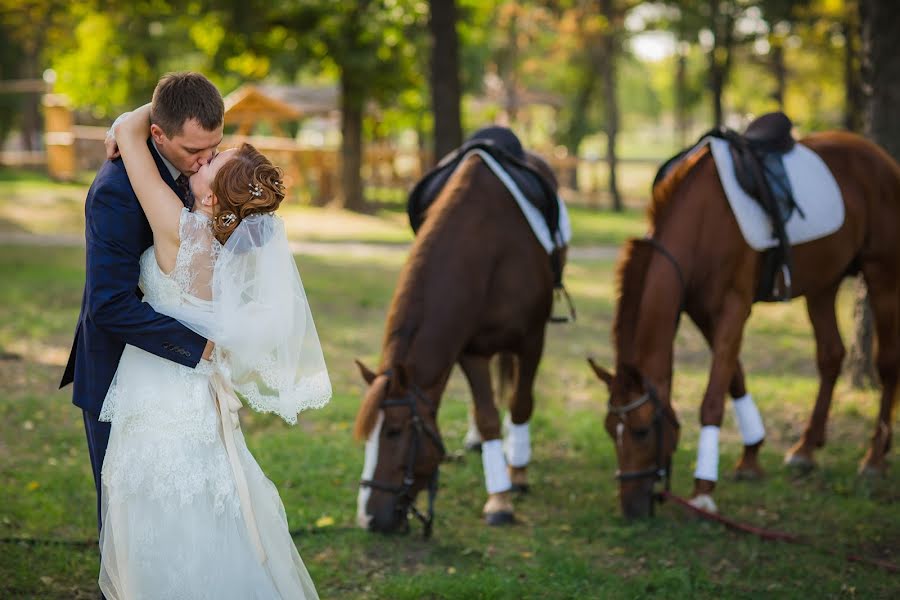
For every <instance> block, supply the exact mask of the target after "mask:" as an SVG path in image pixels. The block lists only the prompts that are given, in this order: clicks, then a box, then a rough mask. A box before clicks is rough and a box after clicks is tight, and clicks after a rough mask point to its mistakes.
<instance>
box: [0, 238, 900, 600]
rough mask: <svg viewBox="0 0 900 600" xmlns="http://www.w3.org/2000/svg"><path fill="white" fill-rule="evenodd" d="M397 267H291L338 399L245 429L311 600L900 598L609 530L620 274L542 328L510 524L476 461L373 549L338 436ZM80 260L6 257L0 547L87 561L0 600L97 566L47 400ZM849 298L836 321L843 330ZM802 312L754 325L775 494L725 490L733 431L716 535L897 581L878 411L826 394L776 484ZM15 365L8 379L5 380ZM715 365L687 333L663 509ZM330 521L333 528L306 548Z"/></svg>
mask: <svg viewBox="0 0 900 600" xmlns="http://www.w3.org/2000/svg"><path fill="white" fill-rule="evenodd" d="M401 261H402V258H401V257H396V256H393V255H391V256H386V257H379V256H377V255H376V256H374V257H373V256H370V257H365V258H361V257H354V256H349V255H339V254H336V255H334V256H327V257H298V262H299V265H300V269H301V273H302V275H303V278H304V283H305V286H306V290H307V294H308V295H309V298H310V302H311V304H312V308H313V311H314V314H315V316H316V323H317V326H318V329H319V334H320V337H321V339H322V342H323V345H324V349H325V354H326V360H327V361H328V365H329V369H330V372H331V375H332V378H333V383H334V389H335V397H334V399H333V401H332V402H331V404H330V405H329V406H327V407H326V408H325V409H323V410H319V411H313V412H311V413H307V414H304V415H302V416H301V421H300V424H298V425H297V426H296V427H293V428H292V427H288V426H286V425H285V424H284V423H282V422H281V421H279V420H277V419H275V418H272V417H271V416H267V415H258V414H253V413H249V412H248V411H247V410H244V411H243V415H242V417H243V421H244V430H245V432H246V435H247V439H248V444H249V445H250V447H251V449H252V451H253V452H254V453H255V455H256V457H257V459H258V461H259V463H260V464H261V465H262V467H263V469H264V470H265V471H266V473H267V474H268V476H269V477H270V478H271V479H272V480H273V481H274V482H275V484H276V485H277V486H278V488H279V491H280V493H281V496H282V499H283V501H284V504H285V507H286V510H287V516H288V520H289V523H290V526H291V527H292V528H293V529H295V530H297V532H298V535H297V536H296V537H295V541H296V543H297V546H298V549H299V550H300V553H301V555H302V556H303V558H304V561H305V562H306V564H307V567H308V568H309V570H310V573H311V574H312V576H313V578H314V580H315V581H316V584H317V586H318V589H319V591H320V594H321V596H322V597H323V598H390V599H418V598H448V599H449V598H466V599H468V598H515V599H532V598H533V599H538V598H541V599H543V598H643V597H661V598H722V597H727V598H758V597H761V596H766V597H768V596H773V597H779V598H780V597H787V598H809V597H843V596H847V597H858V598H878V597H884V598H888V597H896V591H897V586H898V580H897V575H890V574H888V573H885V572H883V571H879V570H877V569H874V568H871V567H869V566H866V565H860V564H853V563H848V562H845V561H844V560H842V559H841V558H838V557H835V556H831V555H828V554H823V553H821V552H819V551H816V550H814V549H810V548H806V547H802V546H791V545H787V544H783V543H770V542H763V541H760V540H758V539H755V538H751V537H746V536H742V535H739V534H736V533H732V532H729V531H727V530H724V529H722V528H721V527H719V526H717V525H714V524H710V523H706V522H699V521H696V520H694V519H692V518H690V517H688V516H686V515H685V514H684V513H682V512H681V511H680V510H679V509H678V508H677V507H675V506H668V505H667V506H663V507H661V508H660V509H659V511H658V516H657V518H656V519H655V520H652V521H646V522H639V523H635V524H627V523H626V522H624V521H623V520H622V518H621V517H620V516H619V514H618V507H617V502H616V497H615V487H614V485H613V481H612V472H613V470H614V469H615V458H614V454H613V449H612V444H611V442H610V440H609V439H608V438H607V437H606V434H605V433H604V432H603V430H602V427H601V423H602V417H603V414H604V403H605V401H606V393H605V391H604V390H603V389H602V386H601V385H600V384H599V383H598V382H597V381H596V380H594V379H593V376H592V375H591V374H590V372H589V370H588V368H587V366H586V365H585V363H584V356H585V355H586V354H588V353H593V354H595V355H596V356H597V357H598V358H599V359H600V361H601V362H602V363H604V364H609V363H610V362H611V361H612V352H611V349H610V348H609V343H608V340H609V328H610V325H611V321H612V314H613V313H612V302H613V297H614V286H613V281H612V271H613V265H612V264H611V263H609V262H606V261H575V262H573V263H572V264H571V266H570V268H569V269H568V272H567V274H568V278H569V287H570V291H571V293H572V295H573V297H574V300H575V302H576V304H577V306H578V309H579V321H578V322H577V323H575V324H572V325H565V326H551V327H550V328H549V333H548V340H547V348H546V350H545V358H544V361H543V363H542V367H541V371H540V373H539V377H538V382H537V398H538V405H537V409H536V413H535V417H534V420H533V428H532V439H533V446H534V449H533V456H534V459H533V463H532V466H531V469H530V477H531V483H532V492H531V493H530V494H529V495H528V496H525V497H523V498H520V499H518V500H517V501H516V510H517V517H518V519H519V523H518V524H517V525H515V526H513V527H510V528H505V529H491V528H488V527H486V526H485V525H483V524H482V522H481V520H480V511H481V507H482V505H483V503H484V501H485V493H484V484H483V476H482V470H481V461H480V459H479V457H478V456H477V455H464V456H462V458H461V459H460V460H456V461H452V462H448V463H447V464H445V465H444V466H443V468H442V472H441V491H440V494H439V496H438V500H437V521H436V524H435V532H434V538H433V539H431V540H430V541H423V540H422V539H421V538H420V536H419V535H418V531H417V530H416V531H415V532H414V533H413V534H412V535H410V536H407V537H382V536H379V535H371V534H368V533H366V532H363V531H359V530H357V529H356V528H355V527H354V526H353V523H354V515H355V500H356V490H357V480H358V477H359V474H360V471H361V467H362V458H363V456H362V448H361V447H360V446H359V445H358V444H356V443H354V442H353V441H352V440H351V436H350V426H351V423H352V420H353V417H354V414H355V411H356V407H357V405H358V402H359V398H360V394H361V391H362V389H363V387H362V383H361V381H360V379H359V375H358V374H357V373H356V370H355V368H354V366H353V364H352V359H353V358H354V357H361V358H362V359H364V360H366V361H368V362H369V363H370V364H372V363H375V362H376V360H377V357H378V353H379V350H380V340H381V335H382V328H383V319H384V315H385V312H386V306H387V302H388V301H389V298H390V294H391V291H392V288H393V286H394V284H395V281H396V276H397V273H398V269H399V267H400V264H401ZM82 264H83V255H82V251H81V250H78V249H65V248H44V249H40V248H25V247H10V246H6V247H0V270H2V272H3V273H4V285H3V286H0V353H2V356H4V357H5V358H3V359H0V400H2V402H0V497H2V498H3V499H4V500H3V502H2V503H0V538H35V539H52V540H59V539H63V540H75V541H85V542H88V543H87V544H86V545H82V546H75V547H69V546H61V545H52V544H44V543H36V544H33V545H30V544H24V543H20V544H15V543H12V544H11V543H6V542H0V597H2V598H9V597H22V598H94V597H96V591H95V590H96V583H95V582H96V577H97V571H98V561H97V553H96V546H93V545H91V544H90V543H89V542H90V540H92V539H94V536H95V534H96V531H95V522H94V506H95V504H94V503H95V498H94V490H93V483H92V480H91V472H90V466H89V461H88V456H87V448H86V444H85V441H84V432H83V429H82V424H81V416H80V413H79V411H78V410H77V409H76V408H75V407H73V406H72V405H71V404H70V391H69V390H68V389H66V390H62V391H58V390H57V389H56V387H57V383H58V380H59V376H60V373H61V371H62V365H63V363H64V361H65V358H66V356H67V351H68V346H69V344H70V342H71V333H72V328H73V326H74V323H75V319H76V317H77V314H78V307H79V304H80V294H81V285H82V280H83V267H82ZM849 296H850V295H849V294H847V293H845V294H842V297H841V301H840V308H841V318H842V323H843V324H844V327H845V334H846V328H847V327H848V324H849V318H848V316H849V304H850V302H849V300H850V298H849ZM804 313H805V310H804V308H803V306H802V304H800V303H796V302H795V303H791V304H789V305H777V306H759V307H758V308H756V309H755V310H754V314H753V316H752V318H751V321H750V323H749V326H748V329H747V334H746V336H745V345H744V348H745V349H744V352H743V355H742V358H743V360H744V364H745V367H746V370H747V372H748V384H749V387H750V389H751V391H752V392H753V393H754V395H755V397H756V398H757V400H758V402H759V404H760V407H761V410H762V412H763V416H764V418H765V420H766V422H767V426H768V431H769V436H768V441H767V444H766V446H765V447H764V449H763V452H762V462H763V466H764V467H765V468H766V469H767V471H768V477H767V478H766V479H765V480H763V481H762V482H759V483H756V484H748V483H736V482H732V481H729V480H728V478H727V472H728V466H729V465H730V464H732V463H733V462H734V461H735V460H736V459H737V456H738V454H739V452H740V442H739V436H738V434H737V432H736V430H735V426H734V423H733V421H732V419H731V415H730V412H729V413H728V417H727V418H726V422H725V424H724V427H723V430H722V442H723V444H722V460H721V464H722V466H723V469H722V473H723V479H722V481H721V483H720V485H719V486H718V489H717V500H718V502H719V507H720V509H721V510H722V511H723V512H724V513H725V514H727V515H729V516H732V517H734V518H737V519H740V520H742V521H746V522H750V523H754V524H757V525H759V526H764V527H772V528H777V529H782V530H786V531H789V532H793V533H797V534H801V535H803V536H804V537H805V538H807V539H808V540H810V542H812V543H814V544H816V545H818V546H821V547H823V548H827V549H828V550H831V551H835V552H838V553H843V552H854V553H858V554H862V555H865V556H869V557H873V558H881V559H884V560H891V561H893V562H894V563H896V562H898V561H900V556H898V554H900V519H898V511H897V506H898V502H900V495H898V490H900V477H898V475H897V474H896V473H892V474H890V475H889V476H888V477H887V478H886V479H885V480H882V481H874V482H869V481H863V480H859V479H857V477H856V475H855V473H856V463H857V461H858V460H859V459H860V458H861V456H862V454H863V452H864V448H865V444H866V442H867V441H868V437H869V434H870V433H871V427H872V424H873V422H874V414H875V410H876V402H877V398H876V394H875V393H874V392H856V391H851V390H849V389H848V388H847V387H845V385H844V384H839V385H838V389H837V393H836V397H835V403H834V405H833V408H832V416H831V420H830V423H829V441H828V445H827V447H826V448H825V449H824V450H822V451H821V452H820V453H819V455H818V459H819V462H820V468H819V469H818V470H817V471H815V472H813V473H812V474H810V475H808V476H806V477H796V476H794V475H792V474H790V473H788V472H786V471H785V470H784V469H783V468H782V466H781V459H782V456H783V453H784V451H785V450H786V449H787V447H789V445H790V444H791V443H792V442H793V441H794V440H795V439H796V438H797V437H798V435H799V433H800V432H801V430H802V427H803V424H804V422H805V419H806V418H807V417H808V415H809V411H810V410H811V407H812V401H813V398H814V395H815V389H816V375H815V367H814V358H813V356H814V344H813V340H812V336H811V334H810V331H809V327H808V325H807V324H806V319H805V315H804ZM16 357H18V358H16ZM708 364H709V357H708V352H707V350H706V349H705V346H704V342H703V339H702V337H701V336H700V334H699V333H698V332H697V331H696V329H694V328H693V326H692V325H690V323H689V322H688V321H687V320H684V322H683V325H682V328H681V332H680V333H679V337H678V341H677V352H676V377H675V386H674V389H675V392H674V400H675V404H676V407H677V409H678V412H679V415H680V417H681V420H682V424H683V429H684V431H683V436H682V443H681V446H680V448H679V450H678V452H677V454H676V456H675V478H674V481H673V485H674V491H675V492H676V493H681V494H687V493H688V492H689V491H690V488H691V475H690V473H691V469H692V462H693V459H694V455H695V451H696V439H697V421H698V416H697V408H698V405H699V401H700V398H701V397H702V394H703V389H704V386H705V380H706V369H707V368H708ZM467 399H468V393H467V387H466V385H465V383H464V382H463V380H462V378H461V377H460V376H459V374H454V376H453V378H452V379H451V382H450V385H449V388H448V390H447V393H446V395H445V397H444V402H443V407H442V410H441V415H440V422H441V430H442V433H443V435H444V439H445V441H446V443H447V446H448V449H449V450H450V451H451V452H452V451H458V450H459V449H460V447H461V439H462V436H463V433H464V431H465V412H466V406H467ZM322 517H330V518H331V519H333V520H334V525H331V526H325V527H317V526H316V521H317V520H318V519H320V518H322Z"/></svg>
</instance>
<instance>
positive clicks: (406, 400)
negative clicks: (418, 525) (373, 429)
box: [359, 369, 447, 538]
mask: <svg viewBox="0 0 900 600" xmlns="http://www.w3.org/2000/svg"><path fill="white" fill-rule="evenodd" d="M383 375H387V376H388V381H389V382H390V377H391V375H392V371H391V370H390V369H388V370H387V371H385V372H384V373H383ZM417 398H418V399H420V400H422V401H423V402H424V403H425V405H426V406H428V407H429V408H432V409H433V407H434V405H433V404H432V403H431V402H429V401H428V398H427V397H426V396H425V394H424V393H423V392H422V390H421V389H419V386H417V385H416V384H415V383H412V384H410V386H409V391H408V392H407V394H406V395H405V396H403V397H402V398H393V399H391V398H385V400H383V401H382V402H381V404H380V407H381V408H389V407H392V406H405V407H407V408H409V410H410V414H411V420H412V425H413V429H412V436H413V439H412V443H411V444H410V445H409V450H408V451H407V453H406V465H405V467H404V470H403V483H402V484H400V485H396V484H393V483H386V482H383V481H377V480H375V479H362V480H360V482H359V485H360V486H361V487H369V488H372V489H376V490H381V491H383V492H388V493H390V494H394V507H395V510H396V512H397V513H398V514H400V515H402V516H407V515H408V514H409V513H412V514H413V515H414V516H415V517H416V518H417V519H419V521H421V522H422V528H423V529H422V535H423V536H424V537H425V538H429V537H431V530H432V526H433V524H434V500H435V498H436V497H437V490H438V475H439V472H440V467H436V468H435V470H434V474H432V476H431V479H430V480H429V482H428V513H427V516H426V515H424V514H422V512H421V511H420V510H419V509H418V508H416V505H415V502H414V500H415V498H414V496H413V494H412V493H411V491H412V486H413V483H415V467H416V459H417V458H418V456H419V452H420V450H421V447H422V443H423V440H424V439H426V438H427V439H430V440H431V441H432V443H433V444H434V445H435V446H436V447H437V449H438V451H439V452H440V455H441V458H443V457H444V455H446V454H447V451H446V450H445V449H444V443H443V442H442V441H441V436H440V435H439V434H438V433H437V432H436V431H434V430H433V429H432V428H430V427H428V426H427V425H425V423H424V422H423V421H422V417H421V416H419V410H418V408H417V402H416V399H417Z"/></svg>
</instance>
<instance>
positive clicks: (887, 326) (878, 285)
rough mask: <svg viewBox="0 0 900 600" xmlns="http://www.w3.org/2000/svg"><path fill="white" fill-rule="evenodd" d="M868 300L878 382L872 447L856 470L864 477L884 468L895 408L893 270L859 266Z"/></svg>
mask: <svg viewBox="0 0 900 600" xmlns="http://www.w3.org/2000/svg"><path fill="white" fill-rule="evenodd" d="M863 274H864V275H865V277H866V285H867V286H869V300H870V301H871V303H872V316H873V317H874V320H875V331H876V332H877V335H878V358H877V359H876V365H877V367H878V376H879V378H880V379H881V408H880V410H879V411H878V421H877V423H876V424H875V432H874V433H873V435H872V443H871V445H870V446H869V449H868V451H866V455H865V457H864V458H863V460H862V462H861V463H860V466H859V471H860V473H861V474H864V475H881V474H883V473H884V471H885V469H886V468H887V461H886V460H885V458H886V456H887V453H888V450H890V447H891V425H892V423H893V417H894V407H895V405H896V394H897V375H898V366H900V347H898V345H900V332H898V330H900V289H898V285H897V273H896V269H890V270H888V269H884V268H883V267H881V265H872V266H871V267H868V268H867V265H864V266H863Z"/></svg>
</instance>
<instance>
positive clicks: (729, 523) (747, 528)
mask: <svg viewBox="0 0 900 600" xmlns="http://www.w3.org/2000/svg"><path fill="white" fill-rule="evenodd" d="M659 496H660V499H662V500H672V501H673V502H675V503H676V504H679V505H681V506H683V507H684V508H686V509H688V510H690V511H692V512H694V513H695V514H697V515H699V516H701V517H703V518H704V519H708V520H710V521H715V522H716V523H721V524H722V525H724V526H725V527H728V528H729V529H733V530H735V531H740V532H741V533H748V534H750V535H755V536H757V537H759V538H761V539H764V540H768V541H782V542H789V543H791V544H797V545H799V546H806V547H808V548H812V549H813V550H817V551H819V552H822V553H824V554H828V555H831V556H836V557H838V558H843V559H845V560H847V561H849V562H857V563H862V564H867V565H871V566H874V567H879V568H881V569H884V570H886V571H890V572H891V573H900V566H897V565H895V564H894V563H891V562H888V561H886V560H879V559H877V558H867V557H865V556H859V555H858V554H844V553H842V552H838V551H837V550H830V549H828V548H823V547H821V546H817V545H815V544H813V543H811V542H809V541H807V540H804V539H803V538H801V537H800V536H798V535H795V534H793V533H785V532H783V531H775V530H773V529H763V528H761V527H754V526H753V525H747V524H745V523H740V522H738V521H735V520H734V519H729V518H728V517H724V516H722V515H720V514H718V513H714V512H710V511H708V510H706V509H703V508H699V507H697V506H694V505H693V504H691V503H690V502H688V501H687V500H685V499H684V498H681V497H679V496H676V495H675V494H673V493H671V492H669V491H668V490H666V491H663V492H660V493H659Z"/></svg>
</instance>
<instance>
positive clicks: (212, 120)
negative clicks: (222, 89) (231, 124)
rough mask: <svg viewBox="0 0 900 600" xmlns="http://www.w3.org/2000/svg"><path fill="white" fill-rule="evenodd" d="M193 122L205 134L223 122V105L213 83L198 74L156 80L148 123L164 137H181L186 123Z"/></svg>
mask: <svg viewBox="0 0 900 600" xmlns="http://www.w3.org/2000/svg"><path fill="white" fill-rule="evenodd" d="M191 119H195V120H196V121H197V122H198V123H200V126H201V127H202V128H203V129H205V130H206V131H213V130H214V129H216V128H217V127H219V126H221V125H222V123H223V122H224V121H225V103H224V102H222V94H220V93H219V90H218V89H217V88H216V86H214V85H213V83H212V82H211V81H210V80H209V79H207V78H206V77H204V76H203V75H201V74H200V73H192V72H186V73H169V74H167V75H165V76H164V77H163V78H162V79H160V80H159V83H158V84H156V89H155V90H153V101H152V102H151V104H150V122H151V123H155V124H156V125H158V126H159V127H160V128H161V129H162V130H163V132H164V133H165V134H166V136H167V137H169V138H173V137H175V136H177V135H181V132H182V131H183V130H184V123H185V121H189V120H191Z"/></svg>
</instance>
